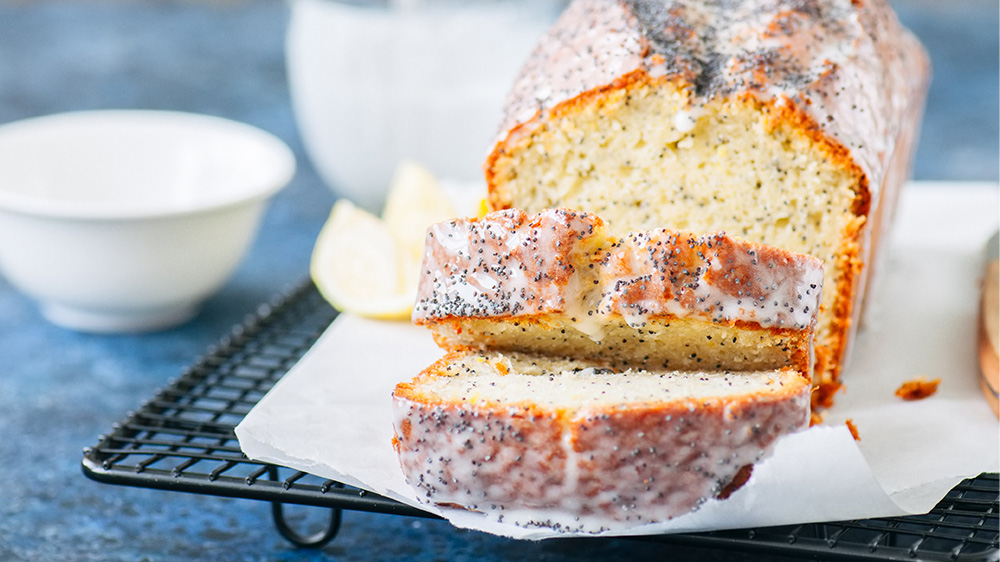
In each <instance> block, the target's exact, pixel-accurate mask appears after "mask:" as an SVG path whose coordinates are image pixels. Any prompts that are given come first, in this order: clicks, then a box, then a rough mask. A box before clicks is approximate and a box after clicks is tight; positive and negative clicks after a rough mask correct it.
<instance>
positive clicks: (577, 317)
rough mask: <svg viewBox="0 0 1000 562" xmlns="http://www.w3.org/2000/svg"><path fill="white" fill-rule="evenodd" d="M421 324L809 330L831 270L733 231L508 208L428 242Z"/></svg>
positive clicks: (432, 235)
mask: <svg viewBox="0 0 1000 562" xmlns="http://www.w3.org/2000/svg"><path fill="white" fill-rule="evenodd" d="M422 269H423V275H422V276H421V280H420V285H419V287H418V294H417V304H416V306H415V307H414V311H413V320H414V322H415V323H417V324H431V323H434V322H436V321H440V320H445V319H449V318H469V317H473V318H485V317H510V318H518V317H522V318H528V317H538V316H541V315H564V316H568V317H571V318H573V319H574V322H575V323H576V324H577V326H579V329H581V330H582V331H585V332H586V333H588V334H592V335H593V336H594V337H595V339H599V337H600V334H601V332H602V330H601V327H600V324H601V323H602V322H607V321H608V318H609V317H613V316H616V317H621V318H624V319H625V321H626V322H627V323H628V324H629V325H630V326H632V327H636V328H638V327H642V326H644V325H645V324H646V323H647V322H649V321H650V320H651V319H655V318H664V317H677V318H699V319H704V320H707V321H711V322H715V323H721V324H727V325H734V324H736V323H747V324H754V325H757V326H760V327H762V328H790V329H794V330H807V329H810V328H812V327H813V326H814V325H815V322H816V315H817V313H818V308H819V302H820V299H821V292H822V280H823V273H822V266H821V264H820V263H819V261H818V260H816V259H815V258H811V257H809V256H804V255H799V254H793V253H791V252H786V251H783V250H778V249H775V248H771V247H767V246H762V245H759V244H752V243H748V242H743V241H740V240H737V239H735V238H732V237H729V236H726V235H725V234H724V233H711V234H706V235H694V234H691V233H686V232H675V231H669V230H665V229H661V230H656V231H651V232H644V233H633V234H631V235H629V236H627V237H625V238H623V239H621V240H617V239H615V238H613V237H611V236H609V235H608V233H607V231H606V230H605V229H604V226H603V224H602V222H601V220H600V218H598V217H596V216H595V215H592V214H588V213H577V212H574V211H570V210H566V209H550V210H545V211H542V212H540V213H538V214H536V215H530V216H529V215H526V214H525V213H524V212H522V211H519V210H515V209H509V210H504V211H496V212H493V213H490V214H488V215H487V216H485V217H483V218H482V219H464V220H453V221H449V222H445V223H440V224H438V225H435V226H433V227H431V228H430V229H429V231H428V234H427V243H426V246H425V255H424V262H423V266H422Z"/></svg>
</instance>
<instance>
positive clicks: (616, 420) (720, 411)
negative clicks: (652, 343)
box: [393, 351, 810, 533]
mask: <svg viewBox="0 0 1000 562" xmlns="http://www.w3.org/2000/svg"><path fill="white" fill-rule="evenodd" d="M809 392H810V385H809V382H808V381H807V380H806V379H805V378H804V377H803V376H802V374H801V373H799V372H796V371H795V370H793V369H790V368H784V369H775V370H765V371H747V372H740V373H734V372H728V371H711V372H707V371H673V370H662V369H649V370H647V369H626V370H615V369H611V368H608V367H606V366H605V365H603V364H602V363H599V362H593V361H588V360H581V359H576V358H573V359H566V358H554V357H550V356H543V355H535V354H523V353H516V352H512V353H501V352H493V351H489V352H475V351H459V352H452V353H449V354H448V355H446V356H445V357H444V358H442V359H441V360H440V361H438V362H437V363H435V364H433V365H431V366H430V367H429V368H428V369H426V370H425V371H424V372H422V373H421V374H420V375H419V376H418V377H416V378H415V379H414V380H413V381H412V382H408V383H402V384H400V385H398V386H397V387H396V390H395V392H394V394H393V405H394V408H393V411H394V424H395V430H396V438H395V440H394V445H395V448H396V450H397V453H398V455H399V459H400V464H401V466H402V468H403V472H404V474H405V475H406V477H407V479H408V481H409V482H410V484H411V485H412V486H413V487H414V488H415V490H416V492H417V494H418V498H419V499H420V500H421V501H423V502H426V503H430V504H437V505H439V506H444V507H457V508H463V509H468V510H472V511H476V512H482V513H484V514H486V515H487V516H488V517H491V518H492V519H494V520H496V521H499V522H506V523H511V524H516V525H520V526H525V527H546V528H550V529H553V530H557V531H564V532H590V533H596V532H600V531H603V530H608V529H615V528H621V527H623V526H635V525H641V524H644V523H650V522H654V521H664V520H667V519H670V518H672V517H676V516H678V515H681V514H684V513H687V512H689V511H691V510H693V509H695V508H697V507H698V506H699V505H701V504H702V503H703V502H705V501H706V500H708V499H709V498H714V497H719V496H720V495H721V496H723V497H724V496H725V495H726V494H728V493H729V491H731V490H732V489H734V488H737V487H739V486H740V485H741V484H743V481H745V480H746V478H747V477H748V476H749V470H750V467H751V466H752V465H753V464H754V463H756V462H757V461H759V460H760V459H761V458H763V457H765V456H766V455H767V454H768V452H769V451H770V450H771V448H772V446H773V445H774V443H775V441H776V440H777V439H778V438H779V437H780V436H782V435H785V434H787V433H791V432H793V431H796V430H798V429H801V428H803V427H805V426H806V425H808V420H809Z"/></svg>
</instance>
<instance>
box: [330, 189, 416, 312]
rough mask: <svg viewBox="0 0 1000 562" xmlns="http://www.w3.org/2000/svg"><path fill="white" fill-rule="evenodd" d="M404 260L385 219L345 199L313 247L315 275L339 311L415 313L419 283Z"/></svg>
mask: <svg viewBox="0 0 1000 562" xmlns="http://www.w3.org/2000/svg"><path fill="white" fill-rule="evenodd" d="M403 261H404V260H402V259H401V256H400V252H399V244H398V243H397V241H396V238H395V237H394V236H393V234H392V232H391V231H390V230H389V229H388V227H387V226H386V225H385V223H383V222H382V221H381V220H379V219H378V217H376V216H375V215H372V214H371V213H369V212H367V211H365V210H364V209H361V208H359V207H356V206H355V205H354V204H353V203H351V202H350V201H348V200H346V199H340V200H339V201H337V203H336V204H334V206H333V210H332V211H331V212H330V218H329V219H327V222H326V224H325V225H323V228H322V230H321V231H320V234H319V238H317V240H316V245H315V246H314V247H313V253H312V260H311V262H310V273H311V274H312V278H313V282H314V283H315V284H316V287H317V289H319V292H320V294H322V295H323V298H325V299H326V300H327V301H329V302H330V304H332V305H333V306H334V308H336V309H337V310H340V311H341V312H350V313H353V314H359V315H362V316H368V317H372V318H384V319H402V318H407V317H409V315H410V311H411V310H412V307H413V301H414V299H415V298H416V285H413V284H412V283H405V282H404V275H403V270H402V265H403ZM410 285H412V286H410Z"/></svg>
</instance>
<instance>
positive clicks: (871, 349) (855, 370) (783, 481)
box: [236, 183, 1000, 539]
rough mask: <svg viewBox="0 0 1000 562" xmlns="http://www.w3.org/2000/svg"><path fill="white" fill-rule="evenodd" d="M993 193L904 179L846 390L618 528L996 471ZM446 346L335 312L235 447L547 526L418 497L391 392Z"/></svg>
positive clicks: (869, 503) (845, 502) (914, 491)
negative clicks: (982, 339)
mask: <svg viewBox="0 0 1000 562" xmlns="http://www.w3.org/2000/svg"><path fill="white" fill-rule="evenodd" d="M998 205H1000V202H998V189H997V186H996V184H920V183H916V184H913V185H911V186H909V187H908V188H907V189H906V190H904V192H903V195H902V200H901V202H900V209H899V214H898V216H897V223H896V226H895V229H894V231H893V233H892V238H891V241H890V249H889V252H888V254H887V256H886V258H885V261H884V263H883V269H882V271H881V276H880V277H879V279H878V280H877V282H876V284H875V286H874V287H873V292H872V297H873V298H872V300H871V302H870V303H869V308H868V310H867V313H866V316H865V320H864V323H863V326H862V329H861V331H860V333H859V337H858V339H857V341H856V344H855V348H854V351H853V356H852V359H851V362H850V364H849V366H848V368H847V370H846V372H845V374H844V381H845V383H846V390H845V391H843V392H841V393H839V394H838V395H837V404H836V406H835V407H834V408H833V409H831V410H830V411H828V412H826V414H825V422H824V424H822V425H819V426H815V427H813V428H810V429H809V430H806V431H803V432H800V433H797V434H794V435H791V436H788V437H786V438H784V439H782V440H781V441H780V442H779V443H778V445H777V447H776V449H775V451H774V454H773V455H772V456H771V457H770V458H768V459H767V460H765V461H764V462H762V463H760V464H758V465H757V466H756V467H755V469H754V472H753V476H752V478H751V479H750V481H749V482H748V483H747V485H746V486H744V487H743V488H742V489H740V490H739V491H737V492H736V493H735V494H733V496H732V497H730V498H729V499H728V500H725V501H715V500H713V501H709V502H708V503H707V504H705V505H703V506H702V507H701V508H700V509H699V510H698V511H695V512H693V513H690V514H688V515H684V516H681V517H678V518H675V519H673V520H671V521H668V522H664V523H658V524H652V525H645V526H641V527H637V528H633V529H629V530H626V531H617V532H615V533H614V534H619V535H621V534H655V533H669V532H688V531H706V530H718V529H729V528H745V527H755V526H768V525H783V524H795V523H807V522H819V521H838V520H845V519H855V518H868V517H887V516H895V515H906V514H913V513H925V512H927V511H929V510H930V509H931V508H933V507H934V505H935V504H936V503H937V502H938V501H939V500H940V499H941V498H942V497H943V496H944V495H945V494H946V493H947V491H948V490H950V489H951V488H952V487H953V486H954V485H955V484H956V483H958V482H959V481H960V480H962V479H963V478H967V477H971V476H975V475H978V474H979V473H981V472H984V471H990V472H996V471H998V470H1000V423H998V421H997V418H996V417H995V416H994V415H993V413H992V411H990V409H989V407H988V406H987V404H986V402H985V400H984V399H983V397H982V395H981V393H980V391H979V388H978V386H977V384H978V366H977V362H976V318H977V310H978V308H977V307H978V294H979V279H980V278H979V276H980V268H981V263H982V256H981V254H982V245H983V244H984V243H985V241H986V239H987V238H988V237H989V235H990V234H992V232H993V231H994V230H995V229H996V228H997V223H998V208H1000V207H998ZM441 355H442V352H441V351H440V350H439V349H438V348H437V347H436V346H435V345H434V343H433V341H432V339H431V336H430V334H429V332H427V331H426V330H424V329H421V328H416V327H413V326H411V325H409V324H408V323H406V322H384V321H375V320H367V319H363V318H358V317H354V316H350V315H341V316H340V317H339V318H338V319H337V320H336V321H335V322H334V323H333V324H332V325H331V326H330V328H329V329H328V330H327V331H326V332H325V333H324V334H323V336H322V337H321V338H320V339H319V340H318V341H317V342H316V344H315V345H314V346H313V348H312V349H311V350H310V351H309V352H308V353H307V354H306V356H305V357H303V359H302V360H301V361H300V362H299V363H298V364H297V365H296V366H295V367H294V368H293V369H292V370H291V371H290V372H289V373H288V374H287V375H286V376H285V377H284V378H283V379H282V380H281V381H280V382H279V383H278V384H277V385H276V386H275V387H274V388H273V389H272V390H271V392H270V393H268V394H267V396H265V397H264V398H263V399H262V400H261V401H260V402H259V403H258V404H257V406H256V407H255V408H254V409H253V410H252V411H251V412H250V413H249V414H248V415H247V416H246V418H245V419H244V420H243V422H242V423H240V424H239V426H238V427H237V428H236V434H237V436H238V437H239V441H240V445H241V447H242V448H243V451H244V452H245V453H246V454H247V456H249V457H251V458H254V459H258V460H262V461H267V462H272V463H276V464H280V465H284V466H288V467H292V468H296V469H299V470H304V471H306V472H310V473H312V474H315V475H318V476H321V477H325V478H332V479H336V480H339V481H341V482H344V483H346V484H349V485H353V486H357V487H360V488H364V489H366V490H370V491H373V492H376V493H378V494H382V495H385V496H388V497H390V498H394V499H396V500H399V501H401V502H404V503H407V504H410V505H414V506H418V507H421V508H423V509H427V510H428V511H431V512H434V513H439V514H441V515H443V516H445V517H447V518H448V519H449V520H451V521H452V523H454V524H455V525H457V526H460V527H466V528H473V529H478V530H482V531H486V532H490V533H495V534H499V535H504V536H510V537H516V538H533V539H539V538H546V537H550V536H557V534H556V533H553V532H551V531H546V530H539V529H523V528H520V527H517V526H514V525H509V524H498V523H496V522H491V521H487V520H486V519H485V518H484V517H482V516H479V515H477V514H474V513H470V512H466V511H462V510H446V511H444V512H441V511H439V510H435V509H434V508H432V507H430V506H424V505H422V504H420V503H418V502H417V500H416V496H415V494H414V492H413V491H412V490H411V488H410V487H409V486H408V485H407V484H406V483H405V481H404V479H403V475H402V472H401V471H400V469H399V465H398V462H397V459H396V456H395V453H394V452H393V450H392V447H391V439H392V431H393V430H392V422H391V402H390V394H391V392H392V389H393V387H394V386H395V384H396V383H397V382H399V381H401V380H406V379H409V378H411V377H413V376H414V375H415V374H416V373H418V372H419V371H421V370H422V369H423V368H425V367H427V366H428V365H430V364H431V363H432V362H433V361H435V360H436V359H438V358H439V357H440V356H441ZM919 375H924V376H927V377H930V378H938V377H939V378H941V385H940V387H939V390H938V392H937V393H936V394H935V395H934V396H932V397H930V398H928V399H925V400H921V401H916V402H903V401H901V400H899V399H898V398H896V397H895V395H894V392H895V389H896V388H897V387H898V386H899V385H900V384H901V383H902V382H904V381H906V380H909V379H912V378H914V377H916V376H919ZM848 418H849V419H852V420H853V422H854V423H855V425H856V426H857V428H858V431H859V433H860V436H861V441H860V442H856V441H854V439H853V438H852V437H851V435H850V433H849V432H848V430H847V427H846V425H845V424H844V420H846V419H848ZM558 536H566V535H564V534H559V535H558Z"/></svg>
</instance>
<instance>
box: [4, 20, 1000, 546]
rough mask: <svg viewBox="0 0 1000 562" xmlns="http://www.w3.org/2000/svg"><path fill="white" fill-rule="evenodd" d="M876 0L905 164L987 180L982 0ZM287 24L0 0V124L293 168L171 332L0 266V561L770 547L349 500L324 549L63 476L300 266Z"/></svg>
mask: <svg viewBox="0 0 1000 562" xmlns="http://www.w3.org/2000/svg"><path fill="white" fill-rule="evenodd" d="M895 5H896V7H897V10H898V11H899V13H900V18H901V19H902V20H903V21H904V23H906V24H907V25H908V26H910V28H911V29H913V30H914V31H915V32H916V33H917V35H918V36H920V37H921V39H922V40H923V41H924V43H925V44H926V45H927V47H928V49H929V50H930V52H931V55H932V58H933V62H934V65H935V81H934V85H933V87H932V90H931V94H930V98H929V100H928V107H927V116H926V119H925V122H924V126H923V135H922V138H921V143H920V147H919V151H918V156H917V161H916V164H915V171H914V175H915V177H916V178H917V179H945V180H988V181H996V180H997V176H998V132H997V129H998V83H1000V82H998V72H997V67H998V63H997V53H998V25H997V22H998V7H997V3H996V2H991V1H989V0H956V1H950V2H937V1H935V0H898V1H897V2H895ZM287 22H288V5H287V4H286V3H285V2H283V1H281V0H252V1H251V0H213V1H206V0H200V1H199V0H186V1H179V0H178V1H157V2H139V1H100V0H78V1H61V2H56V1H49V0H37V1H33V2H26V1H14V0H0V123H6V122H10V121H16V120H19V119H23V118H26V117H31V116H37V115H44V114H48V113H56V112H61V111H69V110H79V109H100V108H143V109H172V110H181V111H191V112H198V113H208V114H215V115H220V116H224V117H228V118H232V119H236V120H239V121H244V122H247V123H250V124H253V125H256V126H258V127H260V128H263V129H265V130H267V131H270V132H272V133H274V134H276V135H277V136H279V137H280V138H282V139H284V140H285V141H286V142H287V143H288V144H289V145H290V146H291V147H292V148H293V150H294V151H295V153H296V155H297V157H298V162H299V169H298V173H297V175H296V177H295V178H294V180H293V181H292V183H291V185H290V186H289V187H288V188H287V189H286V190H285V191H283V192H282V193H281V194H279V195H278V196H277V197H276V198H275V199H274V201H273V203H272V205H271V206H270V208H269V211H268V213H267V215H266V216H265V221H264V225H263V228H262V230H261V232H260V235H259V236H258V238H257V240H256V243H255V244H254V246H253V247H252V249H251V252H250V254H249V255H248V257H247V259H246V260H245V262H244V263H243V264H242V266H241V267H240V269H239V270H238V271H237V273H236V275H235V276H234V277H233V278H232V280H231V281H230V282H229V283H228V284H227V285H225V287H224V288H223V289H222V290H221V291H220V292H219V293H218V294H217V295H216V296H215V297H213V298H212V299H211V300H210V301H209V302H208V304H207V305H206V307H205V308H204V310H203V311H202V313H201V314H200V315H199V316H198V317H197V318H196V319H194V320H193V321H192V322H190V323H188V324H186V325H184V326H182V327H179V328H176V329H172V330H169V331H165V332H159V333H151V334H142V335H111V336H109V335H90V334H83V333H76V332H72V331H68V330H65V329H61V328H58V327H55V326H53V325H51V324H49V323H48V322H46V321H45V320H44V319H43V318H42V317H41V316H40V314H39V311H38V309H37V307H36V306H35V304H34V303H33V302H31V301H30V300H28V299H27V298H25V297H24V296H22V295H21V294H19V293H18V292H16V291H15V290H14V289H13V288H12V287H11V286H10V285H9V284H8V283H7V282H6V281H5V280H4V279H2V278H0V319H2V321H0V358H2V359H0V365H2V367H0V477H2V478H0V560H188V559H213V560H216V561H220V562H221V561H223V560H298V559H306V560H325V559H337V560H370V559H413V560H439V559H440V560H508V559H510V560H604V559H616V558H640V557H641V558H647V557H657V558H659V559H678V560H686V559H692V558H696V559H716V560H760V559H768V560H776V559H777V558H761V557H760V556H755V555H753V554H740V553H731V552H730V553H724V552H723V553H720V552H713V551H706V550H701V549H695V548H681V547H673V546H665V545H657V544H648V543H644V542H639V541H631V540H601V541H590V540H586V541H581V540H554V541H543V542H526V541H513V540H506V539H502V538H497V537H493V536H489V535H485V534H481V533H476V532H468V531H462V530H457V529H454V528H453V527H451V526H450V525H449V524H447V523H445V522H441V521H433V520H424V519H418V518H410V517H400V516H390V515H378V514H367V513H359V512H348V513H346V514H345V516H344V523H343V527H342V529H341V531H340V534H339V535H338V537H337V538H336V539H335V540H334V541H333V542H332V543H330V544H329V545H328V546H326V547H325V548H323V549H319V550H300V549H296V548H295V547H293V546H292V545H291V544H289V543H287V542H286V541H285V540H284V539H282V538H281V537H280V535H279V534H278V533H277V532H276V531H275V529H274V527H273V525H272V522H271V519H270V510H269V505H268V504H266V503H263V502H256V501H252V500H236V499H225V498H219V497H212V496H201V495H194V494H184V493H176V492H164V491H156V490H146V489H138V488H130V487H123V486H109V485H105V484H99V483H96V482H93V481H91V480H88V479H86V478H85V477H84V476H83V475H82V474H81V471H80V460H81V455H82V453H81V451H82V449H83V448H84V447H86V446H88V445H93V444H95V443H96V441H97V437H98V435H100V434H102V433H105V432H107V431H109V430H110V428H111V426H112V424H113V423H115V422H116V421H119V420H121V419H122V418H123V417H124V416H125V415H126V413H127V412H129V411H131V410H133V409H135V408H137V407H138V406H139V405H140V404H141V403H142V402H143V401H144V400H145V399H147V398H148V397H150V396H152V394H153V393H154V392H155V391H156V390H157V389H158V388H160V387H162V386H164V385H165V384H167V382H168V381H169V380H170V379H171V378H172V377H174V376H177V375H179V374H180V373H181V372H183V370H184V368H185V367H186V366H188V365H189V364H191V363H192V362H193V361H194V360H195V359H196V358H197V357H199V356H200V355H201V354H202V353H204V352H205V350H206V349H208V348H209V347H210V346H211V345H212V344H214V343H215V342H217V341H218V340H219V338H220V337H221V336H223V335H224V334H226V333H228V332H229V331H230V329H231V327H232V326H234V325H236V324H238V323H240V322H241V321H242V320H243V319H244V317H245V316H246V315H247V314H248V313H250V312H252V311H253V310H254V309H255V308H256V306H257V305H258V304H259V303H261V302H263V301H266V300H269V299H270V298H271V297H272V296H274V295H275V294H277V293H280V292H283V291H285V290H287V289H289V288H291V287H292V286H295V285H297V284H298V283H299V282H300V281H302V280H304V279H305V277H306V272H307V268H308V262H309V254H310V251H311V249H312V243H313V241H314V240H315V237H316V235H317V233H318V232H319V229H320V227H321V226H322V224H323V222H324V220H325V219H326V217H327V214H328V212H329V209H330V207H331V205H332V204H333V202H334V200H335V195H334V193H333V192H332V191H331V190H330V189H328V188H327V187H326V186H325V185H324V184H323V183H322V181H321V180H320V179H319V178H318V176H317V175H316V173H315V171H314V170H313V168H312V167H311V166H310V164H309V161H308V160H307V158H306V156H305V154H304V152H303V149H302V145H301V142H300V140H299V137H298V132H297V130H296V127H295V123H294V119H293V115H292V110H291V106H290V103H289V95H288V90H287V84H286V76H285V62H284V34H285V29H286V26H287ZM303 509H315V508H303ZM306 516H315V513H307V514H306Z"/></svg>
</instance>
